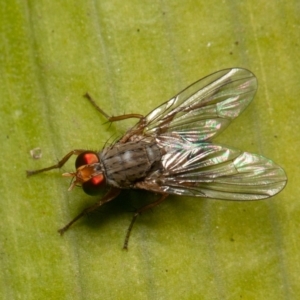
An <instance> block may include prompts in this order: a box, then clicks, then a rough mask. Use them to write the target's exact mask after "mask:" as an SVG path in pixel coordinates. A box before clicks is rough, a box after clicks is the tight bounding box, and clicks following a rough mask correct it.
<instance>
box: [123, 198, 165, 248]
mask: <svg viewBox="0 0 300 300" xmlns="http://www.w3.org/2000/svg"><path fill="white" fill-rule="evenodd" d="M168 195H169V194H162V195H161V197H160V198H159V199H158V200H157V201H155V202H152V203H150V204H148V205H145V206H143V207H141V208H140V209H138V210H137V211H136V212H135V214H134V215H133V217H132V220H131V222H130V225H129V227H128V229H127V233H126V236H125V241H124V245H123V249H126V250H127V249H128V242H129V237H130V233H131V230H132V227H133V224H134V223H135V221H136V219H137V217H138V216H139V215H140V214H141V213H142V212H144V211H146V210H148V209H150V208H153V207H155V206H156V205H158V204H160V203H162V202H163V201H164V200H165V199H166V198H167V197H168Z"/></svg>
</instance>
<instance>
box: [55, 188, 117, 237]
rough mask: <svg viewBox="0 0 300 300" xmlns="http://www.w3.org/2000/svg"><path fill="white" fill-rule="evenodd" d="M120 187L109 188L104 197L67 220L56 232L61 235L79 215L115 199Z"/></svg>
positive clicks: (81, 215)
mask: <svg viewBox="0 0 300 300" xmlns="http://www.w3.org/2000/svg"><path fill="white" fill-rule="evenodd" d="M120 191H121V190H120V189H118V188H111V189H110V190H109V191H108V192H107V193H106V194H105V195H104V197H103V198H102V199H101V200H100V201H99V202H97V203H95V204H94V205H92V206H90V207H88V208H86V209H84V210H83V211H82V212H81V213H80V214H79V215H78V216H76V217H75V218H74V219H73V220H72V221H71V222H69V223H68V224H67V225H66V226H64V227H63V228H61V229H59V230H58V232H59V233H60V234H61V235H63V234H64V233H65V232H66V231H67V230H68V229H69V228H70V226H71V225H73V224H74V223H75V222H76V221H77V220H79V219H80V218H81V217H83V216H85V215H87V214H89V213H90V212H92V211H94V210H95V209H97V208H99V207H100V206H102V205H103V204H105V203H107V202H109V201H111V200H113V199H115V198H116V197H117V196H118V195H119V194H120Z"/></svg>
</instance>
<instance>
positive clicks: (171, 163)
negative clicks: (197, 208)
mask: <svg viewBox="0 0 300 300" xmlns="http://www.w3.org/2000/svg"><path fill="white" fill-rule="evenodd" d="M162 164H163V171H161V172H156V173H154V174H152V175H151V176H150V177H149V178H147V179H146V180H147V181H148V182H149V183H152V184H154V185H155V186H158V187H159V189H160V191H161V192H165V193H169V194H176V195H188V196H194V197H195V196H196V197H208V198H215V199H225V200H259V199H264V198H268V197H271V196H273V195H275V194H277V193H278V192H280V191H281V190H282V189H283V188H284V186H285V184H286V181H287V178H286V175H285V173H284V171H283V169H282V168H280V167H279V166H277V165H276V164H275V163H274V162H272V161H271V160H268V159H267V158H265V157H263V156H260V155H256V154H252V153H248V152H241V151H239V150H235V149H229V148H227V147H224V146H222V145H216V144H211V143H197V144H195V143H180V142H179V141H178V142H177V144H176V143H173V144H170V145H169V149H167V154H166V155H164V156H163V160H162ZM156 191H157V189H156Z"/></svg>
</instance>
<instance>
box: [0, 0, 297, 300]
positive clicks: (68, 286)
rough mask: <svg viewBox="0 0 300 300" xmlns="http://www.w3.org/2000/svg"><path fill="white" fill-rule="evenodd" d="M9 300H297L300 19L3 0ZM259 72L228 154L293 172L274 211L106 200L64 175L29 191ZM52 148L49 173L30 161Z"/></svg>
mask: <svg viewBox="0 0 300 300" xmlns="http://www.w3.org/2000/svg"><path fill="white" fill-rule="evenodd" d="M0 9H1V18H0V28H1V40H0V50H1V54H2V55H1V56H0V67H1V77H0V79H1V85H0V97H1V98H0V99H1V100H0V120H1V123H0V126H1V128H0V129H1V130H0V133H1V134H0V138H1V158H0V159H1V173H0V174H1V185H0V192H1V210H0V217H1V222H0V246H1V248H0V249H1V250H0V260H1V270H2V271H1V273H0V290H1V296H2V297H1V298H2V299H210V300H211V299H258V300H259V299H264V300H265V299H296V298H297V295H299V294H300V288H299V278H298V277H299V275H298V274H299V271H300V270H299V265H300V255H299V246H300V244H299V234H300V232H299V231H300V229H299V228H300V226H299V225H300V224H299V223H300V201H299V199H298V198H299V194H300V185H299V150H300V139H299V130H298V129H299V115H300V106H299V104H298V98H299V95H300V85H299V69H300V57H299V56H300V51H299V21H298V20H299V5H297V2H296V1H289V2H286V3H276V4H275V3H273V2H270V3H268V4H267V3H263V2H261V1H253V0H251V1H247V2H245V1H244V2H242V1H234V2H226V1H223V2H220V1H213V2H209V3H208V2H204V1H195V0H191V1H154V2H153V1H142V2H141V1H130V2H128V1H127V2H122V1H81V0H80V1H61V2H59V1H48V2H47V1H39V2H38V1H2V2H1V4H0ZM236 66H239V67H245V68H248V69H250V70H251V71H253V72H254V73H255V74H256V76H257V78H258V81H259V90H258V93H257V96H256V99H255V100H254V102H253V104H252V105H251V106H250V107H249V108H248V109H247V111H246V112H245V113H243V115H242V117H241V118H239V119H238V120H236V121H235V122H234V123H233V124H232V125H231V126H230V128H228V129H227V130H226V132H224V133H223V134H222V135H221V136H220V138H219V139H218V140H219V141H221V142H223V143H226V144H228V145H231V146H233V147H236V148H240V149H242V150H245V151H252V152H256V153H260V154H262V155H265V156H267V157H269V158H271V159H272V160H274V161H276V162H277V163H278V164H279V165H281V166H283V167H284V168H285V170H286V172H287V175H288V177H289V183H288V185H287V187H286V189H285V190H284V191H283V192H282V193H280V194H279V195H277V196H275V197H274V198H272V199H268V200H266V201H260V202H251V203H246V202H240V203H236V202H234V203H233V202H227V201H217V200H203V199H194V198H184V197H179V196H178V197H176V196H170V197H169V198H168V200H166V201H165V202H164V203H162V204H161V205H160V206H159V207H156V208H154V209H153V211H152V212H145V213H144V214H143V215H142V216H141V217H139V219H138V220H137V222H136V224H135V226H134V228H133V231H132V235H131V239H130V242H129V250H128V251H124V250H122V245H123V241H124V238H125V234H126V230H127V227H128V225H129V223H130V220H131V217H132V211H133V210H134V208H135V207H139V206H142V205H143V204H145V203H148V202H151V201H153V200H155V199H156V197H157V195H153V194H150V193H147V192H140V191H125V192H124V193H123V194H122V196H120V197H118V198H117V199H116V200H114V201H113V202H111V203H109V204H107V205H106V206H103V207H102V208H101V209H100V210H99V211H97V212H95V213H93V214H92V215H90V216H88V217H85V218H82V219H81V220H80V221H78V222H77V223H76V224H74V226H73V227H72V228H71V229H70V230H69V231H68V232H66V233H65V235H64V236H63V237H61V236H59V235H58V233H57V232H56V230H57V229H59V228H61V227H62V226H63V225H65V224H66V223H67V222H69V221H70V220H71V219H72V218H73V217H74V216H75V215H77V214H78V213H79V212H80V211H81V210H82V209H83V208H85V207H88V206H89V205H92V204H93V203H95V202H96V201H97V199H96V198H95V197H89V196H87V195H85V194H84V193H83V192H82V191H81V190H80V189H75V190H74V191H72V192H71V193H69V192H68V191H67V189H68V186H69V181H68V180H66V179H65V178H61V173H62V172H66V171H69V170H73V160H72V161H71V162H70V163H68V164H67V165H66V166H64V167H63V168H62V169H63V170H62V172H61V171H59V170H58V171H56V170H54V171H51V172H48V173H43V174H39V175H36V176H33V177H31V178H26V175H25V170H27V169H38V168H42V167H47V166H50V165H52V164H54V163H56V162H57V160H58V159H60V158H62V157H63V156H64V155H65V154H66V153H67V152H69V151H70V150H72V149H78V148H79V149H81V148H86V149H93V150H101V149H102V147H103V146H104V145H105V143H106V142H107V141H113V140H114V139H115V138H116V137H117V136H118V135H120V134H122V132H124V130H125V129H126V128H128V126H129V125H130V124H132V122H119V123H114V124H112V125H109V124H107V123H105V122H106V120H105V118H104V117H103V116H101V115H100V114H99V113H98V112H97V111H96V110H95V109H94V108H93V107H92V106H91V105H90V104H89V103H88V102H87V101H86V100H85V99H84V98H83V97H82V95H83V94H85V93H86V92H89V93H90V94H91V95H92V96H93V98H94V99H95V100H96V101H97V103H98V104H99V106H101V108H103V109H104V110H105V111H106V112H107V113H108V114H111V115H120V114H123V113H131V112H134V113H141V114H146V113H147V112H148V111H150V110H151V109H153V108H154V107H156V106H157V105H159V104H160V103H162V102H163V101H166V100H168V99H169V98H170V97H172V96H173V95H174V94H176V93H177V92H179V91H180V90H181V89H183V88H185V87H186V86H187V85H189V84H190V83H192V82H194V81H195V80H197V79H199V78H201V77H204V76H205V75H208V74H210V73H212V72H214V71H217V70H219V69H223V68H227V67H236ZM37 147H39V148H41V150H42V158H41V159H39V160H34V159H33V158H32V157H31V155H30V150H32V149H34V148H37Z"/></svg>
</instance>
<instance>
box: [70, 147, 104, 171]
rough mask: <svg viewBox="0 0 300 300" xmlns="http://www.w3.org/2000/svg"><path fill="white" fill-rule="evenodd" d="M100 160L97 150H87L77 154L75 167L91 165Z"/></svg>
mask: <svg viewBox="0 0 300 300" xmlns="http://www.w3.org/2000/svg"><path fill="white" fill-rule="evenodd" d="M98 162H99V157H98V155H97V153H96V152H92V151H86V152H82V153H80V154H79V155H78V156H77V159H76V162H75V167H76V169H78V168H79V167H82V166H84V165H90V164H94V163H98Z"/></svg>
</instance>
